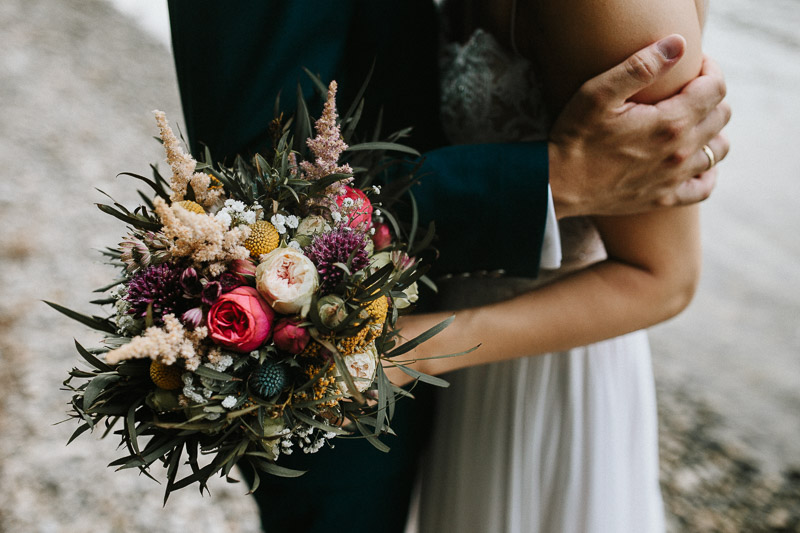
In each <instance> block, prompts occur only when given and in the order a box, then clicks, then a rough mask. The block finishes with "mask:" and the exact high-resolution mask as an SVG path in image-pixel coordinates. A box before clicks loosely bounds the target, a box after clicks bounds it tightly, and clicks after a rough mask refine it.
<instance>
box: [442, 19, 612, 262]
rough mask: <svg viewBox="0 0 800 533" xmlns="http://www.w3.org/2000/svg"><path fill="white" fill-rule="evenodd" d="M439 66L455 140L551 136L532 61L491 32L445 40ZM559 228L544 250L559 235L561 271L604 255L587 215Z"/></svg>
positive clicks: (448, 127)
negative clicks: (464, 39) (514, 51)
mask: <svg viewBox="0 0 800 533" xmlns="http://www.w3.org/2000/svg"><path fill="white" fill-rule="evenodd" d="M439 67H440V71H441V117H442V126H443V128H444V131H445V133H446V134H447V136H448V139H449V141H450V142H451V143H453V144H475V143H493V142H515V141H534V140H543V139H546V138H547V130H548V127H549V119H548V116H547V110H546V107H545V105H544V98H543V96H542V90H541V85H540V82H539V80H538V79H537V75H536V72H535V70H534V68H533V65H532V64H531V62H530V61H528V60H527V59H525V58H524V57H522V56H520V55H518V54H515V53H513V52H510V51H508V50H506V49H505V48H504V47H503V46H502V45H500V44H499V43H498V42H497V40H496V39H495V38H494V37H493V36H492V35H491V34H489V33H487V32H486V31H484V30H482V29H477V30H475V32H473V34H472V36H471V37H470V38H469V40H467V41H466V42H465V43H463V44H461V43H447V44H445V45H444V46H443V47H442V52H441V56H440V65H439ZM523 216H524V215H523ZM558 226H559V228H558V231H557V232H552V233H551V234H550V233H546V235H545V241H546V242H545V249H548V247H550V248H552V247H553V243H552V242H551V243H548V242H547V241H548V239H558V238H559V234H560V241H561V242H560V248H561V253H562V256H563V257H562V260H561V266H562V270H572V269H574V268H580V267H582V266H585V265H587V264H589V263H593V262H597V261H600V260H602V259H604V258H605V250H604V248H603V244H602V241H601V240H600V237H599V235H598V234H597V231H596V230H595V229H594V226H593V225H592V223H591V222H590V221H589V219H586V218H573V219H566V220H562V221H560V223H559V224H558ZM556 247H557V246H556Z"/></svg>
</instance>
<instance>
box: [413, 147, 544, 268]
mask: <svg viewBox="0 0 800 533" xmlns="http://www.w3.org/2000/svg"><path fill="white" fill-rule="evenodd" d="M420 174H421V176H422V178H421V183H420V185H419V186H418V187H417V189H416V190H415V192H414V195H415V197H416V199H417V202H418V205H419V210H420V213H421V215H422V217H427V218H428V219H432V220H434V222H435V224H436V232H437V236H438V237H439V241H438V248H439V250H440V256H439V258H438V260H437V263H436V266H435V271H436V272H438V273H450V274H458V273H464V272H470V273H474V272H476V271H489V272H491V271H497V270H502V271H504V272H505V273H506V274H509V275H513V276H523V277H535V276H536V275H537V273H538V269H539V258H540V253H541V248H542V242H543V238H544V228H545V222H546V216H547V201H548V164H547V143H545V142H534V143H502V144H478V145H458V146H448V147H444V148H439V149H436V150H432V151H430V152H427V153H426V154H424V160H423V165H422V167H421V169H420ZM423 219H424V218H423Z"/></svg>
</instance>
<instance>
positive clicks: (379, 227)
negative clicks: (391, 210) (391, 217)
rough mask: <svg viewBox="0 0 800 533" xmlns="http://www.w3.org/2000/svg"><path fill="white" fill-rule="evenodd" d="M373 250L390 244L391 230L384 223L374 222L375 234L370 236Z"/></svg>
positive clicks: (379, 249)
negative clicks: (373, 246)
mask: <svg viewBox="0 0 800 533" xmlns="http://www.w3.org/2000/svg"><path fill="white" fill-rule="evenodd" d="M372 244H374V245H375V251H376V252H379V251H381V250H383V249H384V248H386V247H387V246H389V245H390V244H392V232H391V231H389V226H387V225H386V224H375V234H374V235H373V236H372Z"/></svg>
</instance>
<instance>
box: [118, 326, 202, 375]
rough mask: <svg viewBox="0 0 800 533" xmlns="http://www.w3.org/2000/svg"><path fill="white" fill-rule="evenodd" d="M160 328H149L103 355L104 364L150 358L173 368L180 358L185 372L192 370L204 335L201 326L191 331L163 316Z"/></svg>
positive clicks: (199, 361)
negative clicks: (104, 358) (104, 357)
mask: <svg viewBox="0 0 800 533" xmlns="http://www.w3.org/2000/svg"><path fill="white" fill-rule="evenodd" d="M163 318H164V326H163V327H156V326H151V327H149V328H147V329H146V330H145V331H144V333H143V334H142V335H140V336H138V337H134V338H133V339H131V342H129V343H128V344H125V345H124V346H121V347H119V348H117V349H116V350H111V351H110V352H108V353H107V354H106V362H107V363H109V364H112V365H115V364H117V363H119V362H120V361H127V360H129V359H152V360H153V361H158V362H159V363H162V364H165V365H173V364H175V363H176V362H177V361H178V359H183V361H184V366H185V367H186V370H196V369H197V367H198V366H200V363H201V361H202V352H203V349H202V347H201V342H202V340H203V339H205V338H206V337H207V336H208V329H207V328H205V327H198V328H195V329H194V330H193V331H187V330H186V329H184V327H183V324H181V322H180V321H179V320H178V319H177V318H175V315H172V314H169V315H164V317H163Z"/></svg>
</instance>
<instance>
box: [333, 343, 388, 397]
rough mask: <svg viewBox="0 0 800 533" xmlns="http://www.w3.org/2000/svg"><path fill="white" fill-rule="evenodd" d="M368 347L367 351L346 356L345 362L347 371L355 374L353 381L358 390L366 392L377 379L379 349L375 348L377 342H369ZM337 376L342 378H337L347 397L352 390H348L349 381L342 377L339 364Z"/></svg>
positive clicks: (342, 391)
mask: <svg viewBox="0 0 800 533" xmlns="http://www.w3.org/2000/svg"><path fill="white" fill-rule="evenodd" d="M366 348H367V350H366V351H365V352H362V353H354V354H352V355H345V356H344V364H345V366H346V367H347V371H348V372H350V375H351V376H353V382H354V383H355V386H356V390H358V392H364V391H365V390H367V389H368V388H369V386H370V385H372V382H373V380H374V379H375V371H376V370H377V368H378V350H377V349H375V344H374V343H369V344H368V345H367V347H366ZM336 377H338V378H340V379H339V380H337V383H338V385H339V391H340V392H341V393H342V394H344V395H345V396H346V397H347V396H350V391H348V390H347V383H346V382H345V381H344V379H343V378H342V374H341V372H340V370H339V367H338V366H337V367H336Z"/></svg>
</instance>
